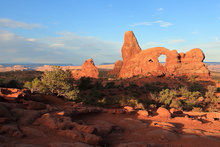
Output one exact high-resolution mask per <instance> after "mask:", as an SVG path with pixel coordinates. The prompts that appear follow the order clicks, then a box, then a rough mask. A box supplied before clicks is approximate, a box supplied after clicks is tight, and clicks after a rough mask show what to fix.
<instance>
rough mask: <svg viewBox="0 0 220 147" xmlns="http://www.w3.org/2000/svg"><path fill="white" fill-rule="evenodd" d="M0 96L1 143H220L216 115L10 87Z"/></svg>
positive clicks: (85, 146) (53, 146)
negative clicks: (114, 105) (103, 104)
mask: <svg viewBox="0 0 220 147" xmlns="http://www.w3.org/2000/svg"><path fill="white" fill-rule="evenodd" d="M0 97H1V99H0V146H3V147H10V146H13V147H14V146H15V147H24V146H29V147H58V146H65V147H73V146H80V147H81V146H82V147H90V146H107V147H108V146H109V147H112V146H113V147H114V146H115V147H119V146H120V147H121V146H124V147H130V146H138V147H139V146H141V147H145V146H146V147H149V146H152V147H157V146H163V147H164V146H165V147H170V146H183V147H184V146H200V147H207V146H212V147H218V146H219V144H220V121H219V119H220V114H219V113H192V112H187V113H186V112H182V113H179V112H177V111H173V110H172V111H171V112H172V114H171V113H169V111H168V110H166V109H162V108H159V109H158V110H136V109H134V108H133V109H132V107H125V108H121V109H105V108H99V107H91V106H90V107H88V106H85V105H83V104H82V103H75V102H68V101H64V100H62V99H59V98H57V97H54V96H44V95H32V94H30V91H28V90H20V89H10V88H8V89H7V88H1V91H0ZM130 109H132V113H131V111H128V110H130ZM167 115H169V117H164V116H167ZM170 116H171V117H170Z"/></svg>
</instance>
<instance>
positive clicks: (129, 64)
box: [109, 31, 211, 79]
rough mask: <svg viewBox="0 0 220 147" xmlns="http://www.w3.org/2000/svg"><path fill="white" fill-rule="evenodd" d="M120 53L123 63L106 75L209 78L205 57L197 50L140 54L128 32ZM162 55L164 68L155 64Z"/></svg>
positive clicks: (147, 51) (162, 48)
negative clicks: (195, 76) (204, 61)
mask: <svg viewBox="0 0 220 147" xmlns="http://www.w3.org/2000/svg"><path fill="white" fill-rule="evenodd" d="M121 53H122V59H123V61H117V62H116V63H115V66H114V69H113V70H112V71H109V74H115V75H116V76H117V77H122V78H125V77H127V78H129V77H132V76H136V75H143V76H150V75H151V76H176V77H178V76H191V75H197V76H199V77H200V78H202V79H209V78H211V76H210V72H209V70H208V68H207V65H206V64H205V63H203V60H204V59H205V55H204V53H203V52H202V50H201V49H199V48H194V49H192V50H190V51H188V52H186V53H178V52H177V51H176V50H172V51H170V50H169V49H166V48H164V47H154V48H149V49H146V50H141V49H140V47H139V45H138V42H137V39H136V37H135V35H134V34H133V32H132V31H127V32H125V35H124V44H123V46H122V49H121ZM161 55H166V63H165V65H162V64H161V63H159V61H158V58H159V57H160V56H161Z"/></svg>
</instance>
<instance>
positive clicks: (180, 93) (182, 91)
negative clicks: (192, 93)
mask: <svg viewBox="0 0 220 147" xmlns="http://www.w3.org/2000/svg"><path fill="white" fill-rule="evenodd" d="M187 92H189V91H188V88H187V87H185V86H184V87H180V88H179V89H178V95H179V96H182V95H183V94H184V93H187Z"/></svg>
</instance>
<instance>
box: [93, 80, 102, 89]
mask: <svg viewBox="0 0 220 147" xmlns="http://www.w3.org/2000/svg"><path fill="white" fill-rule="evenodd" d="M93 87H95V88H96V89H102V88H103V86H102V83H100V82H99V81H96V82H95V83H94V84H93Z"/></svg>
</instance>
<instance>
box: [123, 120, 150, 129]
mask: <svg viewBox="0 0 220 147" xmlns="http://www.w3.org/2000/svg"><path fill="white" fill-rule="evenodd" d="M121 123H122V124H123V127H125V128H126V129H128V130H130V131H138V130H142V131H143V130H144V129H146V128H148V124H147V123H144V122H142V121H140V120H136V119H132V118H125V119H123V120H121Z"/></svg>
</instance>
